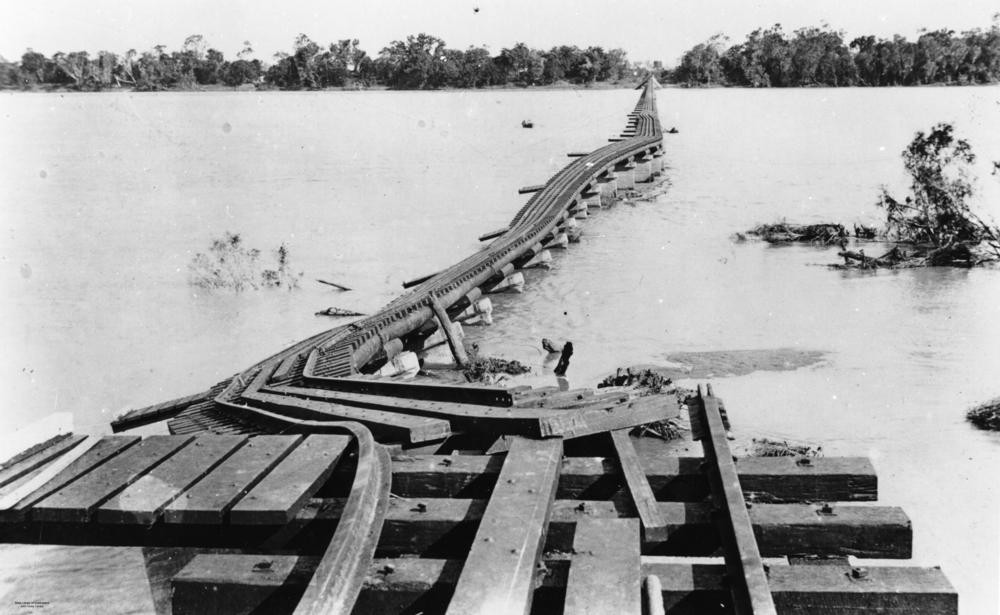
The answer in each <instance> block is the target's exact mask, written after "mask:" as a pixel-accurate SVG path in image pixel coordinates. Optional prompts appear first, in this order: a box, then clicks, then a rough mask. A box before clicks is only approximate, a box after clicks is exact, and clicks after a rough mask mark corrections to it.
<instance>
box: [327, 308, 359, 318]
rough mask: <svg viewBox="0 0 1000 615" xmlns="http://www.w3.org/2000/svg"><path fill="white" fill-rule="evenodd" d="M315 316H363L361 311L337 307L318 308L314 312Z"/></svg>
mask: <svg viewBox="0 0 1000 615" xmlns="http://www.w3.org/2000/svg"><path fill="white" fill-rule="evenodd" d="M316 315H317V316H336V317H339V316H364V314H362V313H361V312H355V311H354V310H345V309H344V308H339V307H328V308H326V309H325V310H320V311H318V312H316Z"/></svg>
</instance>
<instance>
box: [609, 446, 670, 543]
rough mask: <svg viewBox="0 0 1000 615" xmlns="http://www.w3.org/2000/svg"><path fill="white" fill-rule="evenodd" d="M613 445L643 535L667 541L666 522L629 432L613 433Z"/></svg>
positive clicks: (650, 538) (651, 538)
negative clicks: (640, 522) (661, 514)
mask: <svg viewBox="0 0 1000 615" xmlns="http://www.w3.org/2000/svg"><path fill="white" fill-rule="evenodd" d="M611 443H612V445H613V446H614V449H615V453H617V455H618V462H619V464H620V466H621V471H622V474H623V475H624V477H625V484H626V485H627V486H628V491H629V496H630V498H631V500H632V505H633V506H635V510H636V513H637V514H638V515H639V520H640V521H642V535H643V536H644V537H646V538H647V539H649V540H666V539H667V524H666V521H665V520H664V519H663V517H661V516H660V511H659V509H658V508H657V505H656V496H654V495H653V490H652V489H651V488H650V486H649V481H648V480H646V473H645V471H644V470H643V469H642V465H641V464H640V463H639V456H638V455H637V454H636V452H635V447H634V446H632V441H631V440H629V437H628V431H627V430H624V429H619V430H615V431H612V432H611Z"/></svg>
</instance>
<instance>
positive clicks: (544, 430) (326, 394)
mask: <svg viewBox="0 0 1000 615" xmlns="http://www.w3.org/2000/svg"><path fill="white" fill-rule="evenodd" d="M313 380H314V379H313ZM456 388H464V387H456ZM267 390H268V391H273V392H275V393H281V394H283V395H285V396H287V395H297V396H301V397H305V398H307V399H305V400H302V399H299V400H296V399H294V398H288V397H281V396H278V395H272V397H277V398H280V399H282V400H285V401H284V403H286V404H288V403H295V404H305V403H312V404H314V405H315V404H319V403H326V404H330V405H332V406H333V407H336V408H339V409H340V410H339V411H341V412H347V411H351V412H355V413H358V414H363V413H364V412H369V413H378V414H379V416H389V417H393V416H395V417H400V419H404V418H405V419H408V420H409V421H447V422H448V423H452V424H454V425H455V426H456V428H461V429H464V430H469V431H477V432H487V433H510V434H518V435H524V436H529V437H539V436H550V435H558V434H559V433H561V432H563V431H568V430H572V429H582V428H583V427H585V426H586V425H585V424H582V423H579V420H578V417H577V413H570V412H553V411H551V410H543V409H537V408H498V407H490V406H484V405H479V404H468V403H457V402H446V401H433V400H423V399H405V398H400V397H386V396H380V395H366V394H362V393H347V392H342V391H331V390H327V389H316V388H302V387H273V388H269V389H267ZM340 404H343V405H340ZM362 409H365V410H362ZM356 420H359V419H356ZM379 420H385V419H379ZM360 422H365V421H360ZM365 424H366V425H367V423H365ZM373 431H375V430H374V429H373ZM375 433H377V431H375ZM438 437H441V436H438ZM424 441H426V440H424ZM414 442H416V441H414Z"/></svg>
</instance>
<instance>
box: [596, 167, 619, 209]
mask: <svg viewBox="0 0 1000 615" xmlns="http://www.w3.org/2000/svg"><path fill="white" fill-rule="evenodd" d="M597 185H598V186H599V187H600V190H601V197H600V199H601V207H610V206H611V205H613V204H614V202H615V199H617V198H618V180H617V179H616V177H615V173H611V172H606V173H604V174H603V175H601V176H600V177H598V178H597Z"/></svg>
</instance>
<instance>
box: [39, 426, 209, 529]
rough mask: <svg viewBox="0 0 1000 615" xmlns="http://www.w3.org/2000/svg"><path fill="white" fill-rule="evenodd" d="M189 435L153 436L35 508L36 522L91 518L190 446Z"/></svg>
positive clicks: (81, 520) (77, 520)
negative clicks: (116, 495) (106, 503)
mask: <svg viewBox="0 0 1000 615" xmlns="http://www.w3.org/2000/svg"><path fill="white" fill-rule="evenodd" d="M191 440H193V438H191V437H189V436H149V437H148V438H146V439H145V440H143V441H141V442H139V443H138V444H136V445H135V446H133V447H130V448H129V449H128V450H126V451H125V452H123V453H121V454H120V455H116V456H115V457H113V458H111V459H109V460H108V461H107V462H105V463H103V464H101V465H100V466H98V467H97V468H96V469H94V470H93V471H92V472H89V473H87V474H86V475H84V476H83V477H82V478H80V479H79V480H76V481H74V482H72V483H70V484H69V485H67V486H66V487H63V488H62V489H60V490H59V491H56V492H55V493H53V494H52V495H50V496H48V497H47V498H45V499H44V500H42V501H40V502H38V503H37V504H35V505H34V506H33V507H32V510H31V517H32V519H33V520H36V521H65V522H74V521H76V522H84V521H88V520H89V519H90V517H91V515H92V514H93V512H94V510H95V509H96V508H97V507H98V506H100V505H101V504H102V503H104V502H105V501H106V500H108V499H109V498H110V497H111V496H113V495H115V494H116V493H118V492H119V491H121V490H123V489H125V488H126V487H128V486H129V485H131V484H132V483H134V482H135V481H137V480H138V479H139V478H141V477H142V476H143V475H144V474H145V473H146V472H148V471H149V470H150V469H152V468H153V467H155V466H156V465H158V464H160V463H161V462H163V461H164V460H165V459H167V458H168V457H170V456H171V455H173V454H174V453H175V452H177V450H178V449H180V448H182V447H184V446H186V445H187V444H188V443H190V442H191Z"/></svg>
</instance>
